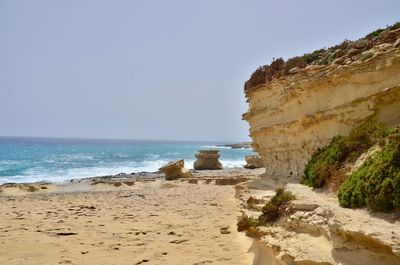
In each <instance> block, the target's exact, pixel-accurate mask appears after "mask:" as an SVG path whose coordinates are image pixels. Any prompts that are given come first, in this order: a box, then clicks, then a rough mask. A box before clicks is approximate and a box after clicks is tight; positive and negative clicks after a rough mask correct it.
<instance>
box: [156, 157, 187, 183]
mask: <svg viewBox="0 0 400 265" xmlns="http://www.w3.org/2000/svg"><path fill="white" fill-rule="evenodd" d="M184 166H185V163H184V161H183V159H182V160H178V161H173V162H169V163H168V164H166V165H165V166H163V167H161V168H160V169H159V171H160V172H162V173H164V174H165V179H166V180H174V179H178V178H186V177H191V176H192V173H191V172H190V171H189V170H188V169H186V168H185V167H184Z"/></svg>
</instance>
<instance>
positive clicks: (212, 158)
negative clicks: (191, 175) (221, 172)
mask: <svg viewBox="0 0 400 265" xmlns="http://www.w3.org/2000/svg"><path fill="white" fill-rule="evenodd" d="M218 152H219V151H218V150H200V151H199V153H197V154H196V158H197V160H196V161H195V162H194V165H193V167H194V169H197V170H207V169H222V164H221V163H220V162H219V160H218V159H219V157H220V155H219V154H218Z"/></svg>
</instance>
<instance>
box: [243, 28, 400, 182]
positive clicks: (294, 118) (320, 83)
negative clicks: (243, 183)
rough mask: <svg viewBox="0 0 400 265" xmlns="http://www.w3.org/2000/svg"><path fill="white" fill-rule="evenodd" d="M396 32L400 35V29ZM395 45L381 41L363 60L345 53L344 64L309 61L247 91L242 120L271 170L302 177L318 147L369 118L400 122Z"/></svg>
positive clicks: (271, 173)
mask: <svg viewBox="0 0 400 265" xmlns="http://www.w3.org/2000/svg"><path fill="white" fill-rule="evenodd" d="M393 34H395V35H396V36H397V37H396V39H397V38H398V37H399V35H400V31H399V32H397V33H396V32H394V33H393ZM393 34H392V35H393ZM395 46H396V45H392V44H389V43H384V44H380V45H376V46H373V47H372V48H371V49H369V50H367V52H365V54H368V56H367V55H364V56H359V59H357V58H353V57H351V56H349V55H344V56H343V57H344V58H343V57H341V58H340V59H341V60H343V62H344V63H343V65H338V64H331V65H327V66H323V65H319V66H318V67H315V66H312V65H311V66H307V67H305V68H303V69H300V70H299V71H298V72H297V73H295V74H293V75H288V76H285V77H281V78H275V79H273V80H271V81H270V82H268V83H267V84H263V85H260V86H257V87H255V88H252V89H250V90H247V91H246V97H247V99H248V102H249V109H248V111H247V112H246V113H245V114H244V115H243V119H244V120H246V121H248V123H249V125H250V137H251V138H252V139H253V144H252V146H253V149H254V150H255V151H256V152H257V153H258V154H259V155H260V156H261V157H262V159H263V161H264V166H265V168H266V175H268V176H276V177H288V176H292V177H293V178H299V177H300V176H301V175H302V173H303V171H304V166H305V164H306V163H307V161H308V160H309V159H310V157H311V155H312V154H313V153H314V152H315V151H316V150H317V148H320V147H322V146H325V145H327V144H328V143H329V141H330V139H331V138H332V137H333V136H336V135H346V134H348V133H349V131H350V130H351V129H352V128H353V127H354V126H355V125H357V124H359V123H361V122H364V121H365V120H369V119H377V120H381V121H384V122H387V123H388V124H391V125H395V124H398V123H400V111H399V110H400V100H399V99H400V74H399V73H400V47H398V46H397V47H395ZM361 57H362V58H361ZM354 59H357V60H354Z"/></svg>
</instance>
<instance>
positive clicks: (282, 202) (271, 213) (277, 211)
mask: <svg viewBox="0 0 400 265" xmlns="http://www.w3.org/2000/svg"><path fill="white" fill-rule="evenodd" d="M294 199H295V196H294V195H293V194H292V193H291V192H290V191H285V190H284V189H277V190H276V194H275V195H274V196H273V197H272V198H271V200H270V201H269V202H267V203H266V204H265V205H264V207H263V208H262V210H261V211H262V213H261V215H260V216H259V217H258V218H254V217H247V216H245V217H243V218H242V219H241V220H239V222H238V223H237V230H238V231H239V232H241V231H244V230H247V229H248V228H250V227H257V226H260V225H265V224H267V223H270V222H273V221H276V220H277V219H278V218H279V217H280V216H282V215H283V214H285V213H286V212H287V210H288V209H289V208H290V205H289V202H290V201H291V200H294Z"/></svg>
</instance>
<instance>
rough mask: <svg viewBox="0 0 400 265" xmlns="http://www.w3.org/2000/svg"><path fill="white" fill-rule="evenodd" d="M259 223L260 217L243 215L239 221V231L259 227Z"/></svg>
mask: <svg viewBox="0 0 400 265" xmlns="http://www.w3.org/2000/svg"><path fill="white" fill-rule="evenodd" d="M259 225H260V223H259V221H258V218H254V217H248V216H243V217H242V218H240V220H239V222H238V223H237V231H238V232H242V231H246V230H247V229H249V228H250V227H257V226H259Z"/></svg>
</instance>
